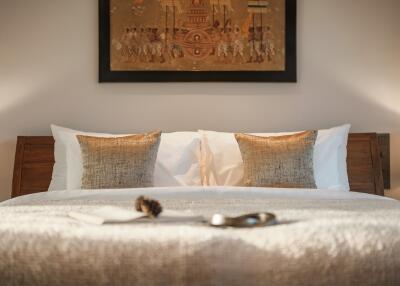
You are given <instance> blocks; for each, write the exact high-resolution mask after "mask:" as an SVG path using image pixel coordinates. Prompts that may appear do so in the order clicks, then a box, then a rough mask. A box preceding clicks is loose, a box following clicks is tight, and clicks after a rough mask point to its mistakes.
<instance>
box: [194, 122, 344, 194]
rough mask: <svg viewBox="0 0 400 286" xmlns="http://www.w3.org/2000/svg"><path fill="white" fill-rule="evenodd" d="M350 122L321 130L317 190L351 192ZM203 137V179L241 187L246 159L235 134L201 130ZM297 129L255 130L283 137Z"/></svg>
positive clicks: (212, 183) (316, 160) (316, 157)
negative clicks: (349, 167) (279, 131)
mask: <svg viewBox="0 0 400 286" xmlns="http://www.w3.org/2000/svg"><path fill="white" fill-rule="evenodd" d="M349 131H350V125H349V124H347V125H343V126H339V127H335V128H331V129H325V130H319V131H318V136H317V140H316V142H315V146H314V159H313V161H314V177H315V183H316V185H317V188H318V189H326V190H337V191H349V190H350V187H349V180H348V177H347V163H346V158H347V139H348V134H349ZM199 133H200V134H201V140H202V166H201V174H202V182H203V185H209V186H216V185H218V186H239V185H242V179H243V161H242V157H241V153H240V149H239V145H238V143H237V141H236V139H235V135H234V133H224V132H215V131H204V130H199ZM295 133H298V132H282V133H252V134H253V135H257V136H282V135H289V134H295Z"/></svg>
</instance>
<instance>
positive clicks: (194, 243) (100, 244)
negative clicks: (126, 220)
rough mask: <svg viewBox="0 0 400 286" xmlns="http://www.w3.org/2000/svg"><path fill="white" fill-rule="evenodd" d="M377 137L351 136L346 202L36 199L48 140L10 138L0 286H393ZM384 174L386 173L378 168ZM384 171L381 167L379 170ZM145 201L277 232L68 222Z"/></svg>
mask: <svg viewBox="0 0 400 286" xmlns="http://www.w3.org/2000/svg"><path fill="white" fill-rule="evenodd" d="M378 138H379V137H378V136H377V135H376V134H372V133H371V134H352V135H350V137H349V143H348V174H349V180H350V186H351V190H352V192H331V191H326V190H307V189H298V190H293V189H272V188H249V187H248V188H245V187H184V188H175V187H169V188H150V189H119V190H115V189H114V190H90V191H84V190H79V191H58V192H41V191H44V190H45V189H46V185H48V183H49V180H50V177H51V168H52V160H53V158H52V155H51V154H52V144H53V141H52V139H51V138H49V137H39V138H30V137H20V138H19V141H18V147H17V152H16V159H17V160H16V163H15V172H14V185H13V196H14V198H13V199H11V200H8V201H6V202H3V203H1V204H0V217H1V219H0V237H1V239H0V257H1V258H2V259H1V260H0V282H1V285H399V283H400V275H399V269H400V203H398V202H397V201H395V200H392V199H389V198H385V197H383V196H382V195H383V189H384V180H383V175H382V167H381V166H382V163H381V161H383V162H387V159H386V158H384V157H382V158H381V154H385V153H386V151H384V148H382V150H383V151H382V150H380V149H379V146H380V145H381V146H384V145H382V143H380V142H384V140H379V139H378ZM383 165H384V164H383ZM384 168H387V167H384ZM141 194H146V195H148V196H150V197H153V198H156V199H158V200H159V201H160V202H162V204H163V206H164V208H166V209H173V210H180V211H190V212H191V213H193V214H201V215H203V216H205V217H209V216H210V215H212V214H214V213H224V214H227V215H236V214H242V213H246V212H254V211H270V212H273V213H275V214H276V215H277V217H278V220H279V224H278V225H276V226H272V227H266V228H255V229H246V230H244V229H219V228H212V227H209V226H207V225H205V224H203V223H200V222H198V221H193V222H191V221H188V222H186V223H173V222H172V223H171V222H168V223H163V222H157V221H155V222H153V223H131V224H110V225H102V226H97V225H89V224H84V223H81V222H78V221H75V220H73V219H70V218H68V217H67V216H66V214H67V213H68V212H69V211H90V210H92V209H94V208H97V207H99V206H103V205H112V206H119V207H124V208H131V207H132V204H133V201H134V199H135V198H136V197H137V196H139V195H141Z"/></svg>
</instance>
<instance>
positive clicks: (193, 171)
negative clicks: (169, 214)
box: [49, 125, 201, 191]
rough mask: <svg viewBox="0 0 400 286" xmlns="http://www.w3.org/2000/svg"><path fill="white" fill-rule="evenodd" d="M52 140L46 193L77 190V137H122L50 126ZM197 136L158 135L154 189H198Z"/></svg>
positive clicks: (80, 171) (79, 157) (79, 175)
mask: <svg viewBox="0 0 400 286" xmlns="http://www.w3.org/2000/svg"><path fill="white" fill-rule="evenodd" d="M51 130H52V133H53V137H54V140H55V144H54V157H55V164H54V167H53V174H52V180H51V183H50V187H49V191H55V190H74V189H81V181H82V174H83V165H82V155H81V149H80V146H79V142H78V139H77V138H76V136H77V135H86V136H94V137H123V136H127V135H132V134H120V135H115V134H107V133H94V132H83V131H77V130H73V129H69V128H65V127H60V126H56V125H51ZM200 155H201V154H200V136H199V134H198V133H197V132H173V133H162V134H161V141H160V146H159V148H158V154H157V159H156V164H155V170H154V186H156V187H169V186H201V177H200Z"/></svg>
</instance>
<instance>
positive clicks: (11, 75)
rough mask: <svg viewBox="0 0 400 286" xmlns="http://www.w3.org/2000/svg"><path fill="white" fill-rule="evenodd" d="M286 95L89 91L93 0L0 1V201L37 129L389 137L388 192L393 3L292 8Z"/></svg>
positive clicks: (395, 113)
mask: <svg viewBox="0 0 400 286" xmlns="http://www.w3.org/2000/svg"><path fill="white" fill-rule="evenodd" d="M298 3H299V8H298V15H299V20H298V24H299V25H298V26H299V27H298V31H299V38H298V49H299V52H298V54H299V61H298V64H299V82H298V83H297V84H267V83H260V84H257V83H256V84H245V83H236V84H233V83H218V84H217V83H209V84H202V83H191V84H179V83H174V84H156V83H154V84H99V83H97V57H98V52H97V49H98V47H97V41H98V38H97V0H68V1H65V0H0V200H4V199H7V198H8V197H9V195H10V190H11V178H12V166H13V160H14V150H15V139H16V136H17V135H47V134H50V130H49V125H50V124H51V123H57V124H60V125H66V126H70V127H73V128H78V129H84V130H94V131H107V132H134V131H143V130H149V129H162V130H164V131H173V130H196V129H198V128H205V129H217V130H235V131H278V130H301V129H311V128H326V127H330V126H334V125H338V124H342V123H346V122H350V123H352V124H353V129H352V131H353V132H358V131H379V132H390V133H391V134H392V142H391V143H392V176H393V185H394V187H400V29H399V27H400V17H399V11H400V1H399V0H381V1H376V0H352V1H348V0H299V1H298Z"/></svg>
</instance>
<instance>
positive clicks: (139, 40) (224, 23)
mask: <svg viewBox="0 0 400 286" xmlns="http://www.w3.org/2000/svg"><path fill="white" fill-rule="evenodd" d="M99 58H100V59H99V80H100V82H170V81H175V82H176V81H182V82H186V81H230V82H237V81H243V82H296V80H297V73H296V0H99Z"/></svg>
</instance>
